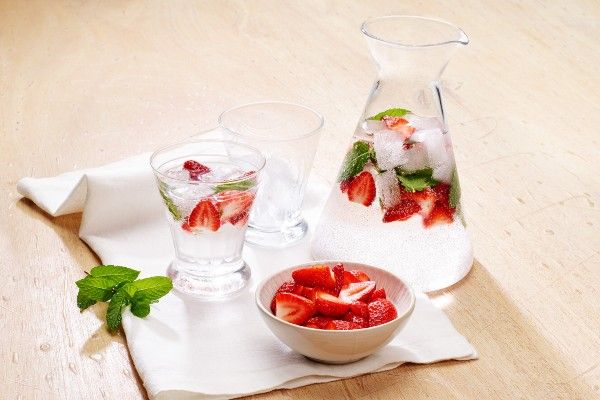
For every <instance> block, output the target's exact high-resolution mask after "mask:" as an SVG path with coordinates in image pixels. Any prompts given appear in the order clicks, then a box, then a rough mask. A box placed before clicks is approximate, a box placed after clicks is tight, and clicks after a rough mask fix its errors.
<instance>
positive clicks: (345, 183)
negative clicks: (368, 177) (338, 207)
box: [340, 178, 352, 193]
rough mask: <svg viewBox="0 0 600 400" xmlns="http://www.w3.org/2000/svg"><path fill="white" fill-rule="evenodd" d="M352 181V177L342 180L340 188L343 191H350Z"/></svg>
mask: <svg viewBox="0 0 600 400" xmlns="http://www.w3.org/2000/svg"><path fill="white" fill-rule="evenodd" d="M350 182H352V178H350V179H346V180H345V181H341V182H340V190H341V191H342V193H346V192H347V191H348V187H350Z"/></svg>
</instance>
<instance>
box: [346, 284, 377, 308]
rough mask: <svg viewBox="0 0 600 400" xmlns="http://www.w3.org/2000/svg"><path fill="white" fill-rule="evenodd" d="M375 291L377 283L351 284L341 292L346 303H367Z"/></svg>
mask: <svg viewBox="0 0 600 400" xmlns="http://www.w3.org/2000/svg"><path fill="white" fill-rule="evenodd" d="M373 290H375V282H373V281H365V282H356V283H350V284H348V285H346V286H344V287H343V288H342V290H341V291H340V299H341V300H343V301H345V302H346V303H352V302H353V301H363V302H367V301H369V299H370V297H371V293H372V292H373Z"/></svg>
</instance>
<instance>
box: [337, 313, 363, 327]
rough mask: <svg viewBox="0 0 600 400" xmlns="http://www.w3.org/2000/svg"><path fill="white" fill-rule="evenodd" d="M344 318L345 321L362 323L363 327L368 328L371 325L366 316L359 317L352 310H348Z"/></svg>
mask: <svg viewBox="0 0 600 400" xmlns="http://www.w3.org/2000/svg"><path fill="white" fill-rule="evenodd" d="M342 319H343V320H344V321H348V322H353V323H355V324H356V325H360V327H361V328H367V327H368V326H369V322H368V321H367V320H366V319H365V318H363V317H359V316H358V315H355V314H353V313H351V312H347V313H346V315H344V318H342Z"/></svg>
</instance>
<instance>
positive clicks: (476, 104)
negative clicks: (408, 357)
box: [0, 0, 600, 400]
mask: <svg viewBox="0 0 600 400" xmlns="http://www.w3.org/2000/svg"><path fill="white" fill-rule="evenodd" d="M392 13H396V14H399V13H404V14H420V15H429V16H439V17H441V18H444V19H446V20H449V21H452V22H454V23H456V24H458V25H459V26H461V27H462V28H463V29H464V30H465V31H466V32H467V33H468V34H469V36H470V38H471V44H470V45H469V46H468V47H466V48H464V49H462V50H461V52H459V53H458V54H457V55H456V57H455V58H454V59H453V61H452V62H451V63H450V66H449V68H448V69H447V70H446V73H445V85H446V88H447V89H446V99H445V100H446V106H447V110H448V116H449V125H450V127H451V131H452V134H453V140H454V143H455V152H456V157H457V162H458V165H459V170H460V174H461V181H462V186H463V196H464V199H463V202H464V208H465V211H466V218H467V221H468V224H469V227H470V230H471V232H472V234H473V236H474V246H475V255H476V262H475V265H474V268H473V270H472V272H471V273H470V275H468V276H467V278H465V279H464V280H463V281H462V282H460V283H459V284H457V285H455V286H454V287H452V288H449V289H448V290H444V291H440V292H438V293H435V294H434V296H433V298H434V299H435V302H436V303H437V304H438V305H439V306H440V307H443V308H444V309H445V310H446V312H447V313H448V315H449V316H450V318H451V319H452V321H453V322H454V324H455V325H456V327H457V328H458V330H459V331H460V332H462V333H463V334H464V335H465V336H466V337H467V338H468V339H469V340H470V341H471V342H472V343H473V344H474V345H475V347H476V348H477V349H478V351H479V353H480V359H479V360H477V361H471V362H443V363H438V364H435V365H404V366H401V367H399V368H397V369H394V370H392V371H389V372H383V373H379V374H371V375H366V376H362V377H358V378H354V379H348V380H344V381H338V382H333V383H328V384H320V385H312V386H308V387H304V388H300V389H296V390H293V391H275V392H271V393H268V394H264V395H261V396H256V397H257V398H267V399H284V398H304V399H313V398H365V399H372V398H381V399H433V398H436V399H446V398H448V399H496V398H498V399H500V398H502V399H515V398H531V399H590V398H600V301H599V298H600V251H599V250H600V177H599V176H600V174H599V172H600V167H599V164H598V163H599V160H600V139H599V132H598V126H600V106H599V105H600V79H598V72H599V71H600V70H599V69H598V65H599V63H600V42H599V41H598V37H600V22H599V21H600V3H599V2H598V1H597V0H589V1H585V0H577V1H563V2H561V1H548V2H541V1H534V0H527V1H516V0H515V1H511V2H504V1H502V2H497V1H492V0H490V1H487V2H485V1H470V0H465V1H461V2H458V1H456V2H430V1H416V0H407V1H403V2H398V1H392V0H389V1H378V2H367V1H362V2H349V1H227V2H225V1H212V2H209V1H197V2H195V1H136V0H128V1H120V0H112V1H103V2H96V1H87V2H79V1H49V0H48V1H44V0H40V1H33V0H29V1H18V0H15V1H10V0H0V135H1V140H0V157H1V161H2V165H3V171H2V173H1V174H0V185H1V186H0V190H1V192H2V201H3V203H4V206H3V207H1V208H0V227H1V235H0V366H1V367H0V399H45V400H48V399H50V400H52V399H117V398H120V399H128V400H129V399H143V398H145V397H146V396H147V394H146V393H145V391H144V388H143V384H142V382H141V381H140V379H139V377H138V376H137V375H136V372H135V370H134V369H133V367H132V363H131V359H130V357H129V355H128V351H127V346H126V343H125V341H124V338H123V336H122V334H121V335H117V336H111V335H109V334H108V333H107V332H106V331H105V328H104V326H103V325H102V321H101V320H100V316H101V313H102V312H103V309H102V308H101V307H97V308H95V309H94V311H95V312H86V313H83V314H80V313H79V312H78V310H77V308H76V306H75V296H76V287H75V286H74V284H73V282H74V281H75V280H77V279H79V278H80V277H82V276H83V270H84V269H88V268H89V267H90V266H92V265H94V264H96V263H97V262H98V260H97V258H96V257H95V255H94V254H93V253H92V252H91V251H90V250H89V248H87V247H86V246H85V244H83V243H82V242H81V241H80V240H79V239H78V236H77V231H78V227H79V223H80V220H81V216H80V215H79V214H76V215H69V216H64V217H60V218H51V217H49V216H48V215H46V214H44V213H43V212H41V211H40V210H39V209H37V208H36V207H35V206H34V205H33V204H32V203H31V202H30V201H27V200H23V199H20V197H19V195H18V194H17V192H16V188H15V184H16V182H17V180H18V179H19V178H20V177H23V176H51V175H55V174H59V173H61V172H64V171H69V170H72V169H76V168H82V167H87V166H97V165H101V164H103V163H106V162H109V161H114V160H118V159H120V158H122V157H125V156H128V155H132V154H135V153H138V152H141V151H146V150H151V149H153V148H156V147H157V146H159V145H161V144H164V143H167V142H172V141H174V140H178V139H182V138H185V137H186V136H189V135H192V134H194V133H197V132H199V131H200V130H203V129H204V128H206V127H210V126H211V125H213V124H214V122H215V120H216V117H217V116H218V114H219V112H220V111H222V110H224V109H226V108H228V107H231V106H233V105H237V104H241V103H245V102H250V101H256V100H261V99H285V100H290V101H295V102H300V103H304V104H307V105H309V106H312V107H314V108H316V109H318V110H320V111H321V112H322V113H323V114H324V116H325V118H326V127H325V130H324V132H323V136H322V140H321V146H320V148H319V151H318V154H317V157H316V161H315V172H316V173H319V174H321V175H323V176H324V177H326V178H328V179H330V180H331V179H332V178H334V175H335V174H336V172H337V166H338V165H339V163H340V161H341V159H342V157H343V154H342V149H343V148H344V147H345V146H346V144H347V142H348V140H349V138H350V136H351V134H352V132H353V130H354V127H355V123H356V121H357V118H358V117H359V115H360V112H361V110H362V107H363V105H364V102H365V100H366V97H367V95H368V92H369V90H370V86H371V83H372V80H373V78H374V68H373V66H372V63H371V61H370V59H369V55H368V51H367V48H366V45H365V43H364V41H363V38H362V37H361V34H360V32H359V26H360V23H361V21H362V20H364V19H365V18H367V17H369V16H375V15H384V14H392Z"/></svg>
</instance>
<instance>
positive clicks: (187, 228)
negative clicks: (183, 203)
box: [181, 217, 192, 232]
mask: <svg viewBox="0 0 600 400" xmlns="http://www.w3.org/2000/svg"><path fill="white" fill-rule="evenodd" d="M181 229H183V230H184V231H188V232H192V228H191V227H190V223H189V222H188V217H185V218H184V219H183V222H182V223H181Z"/></svg>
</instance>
